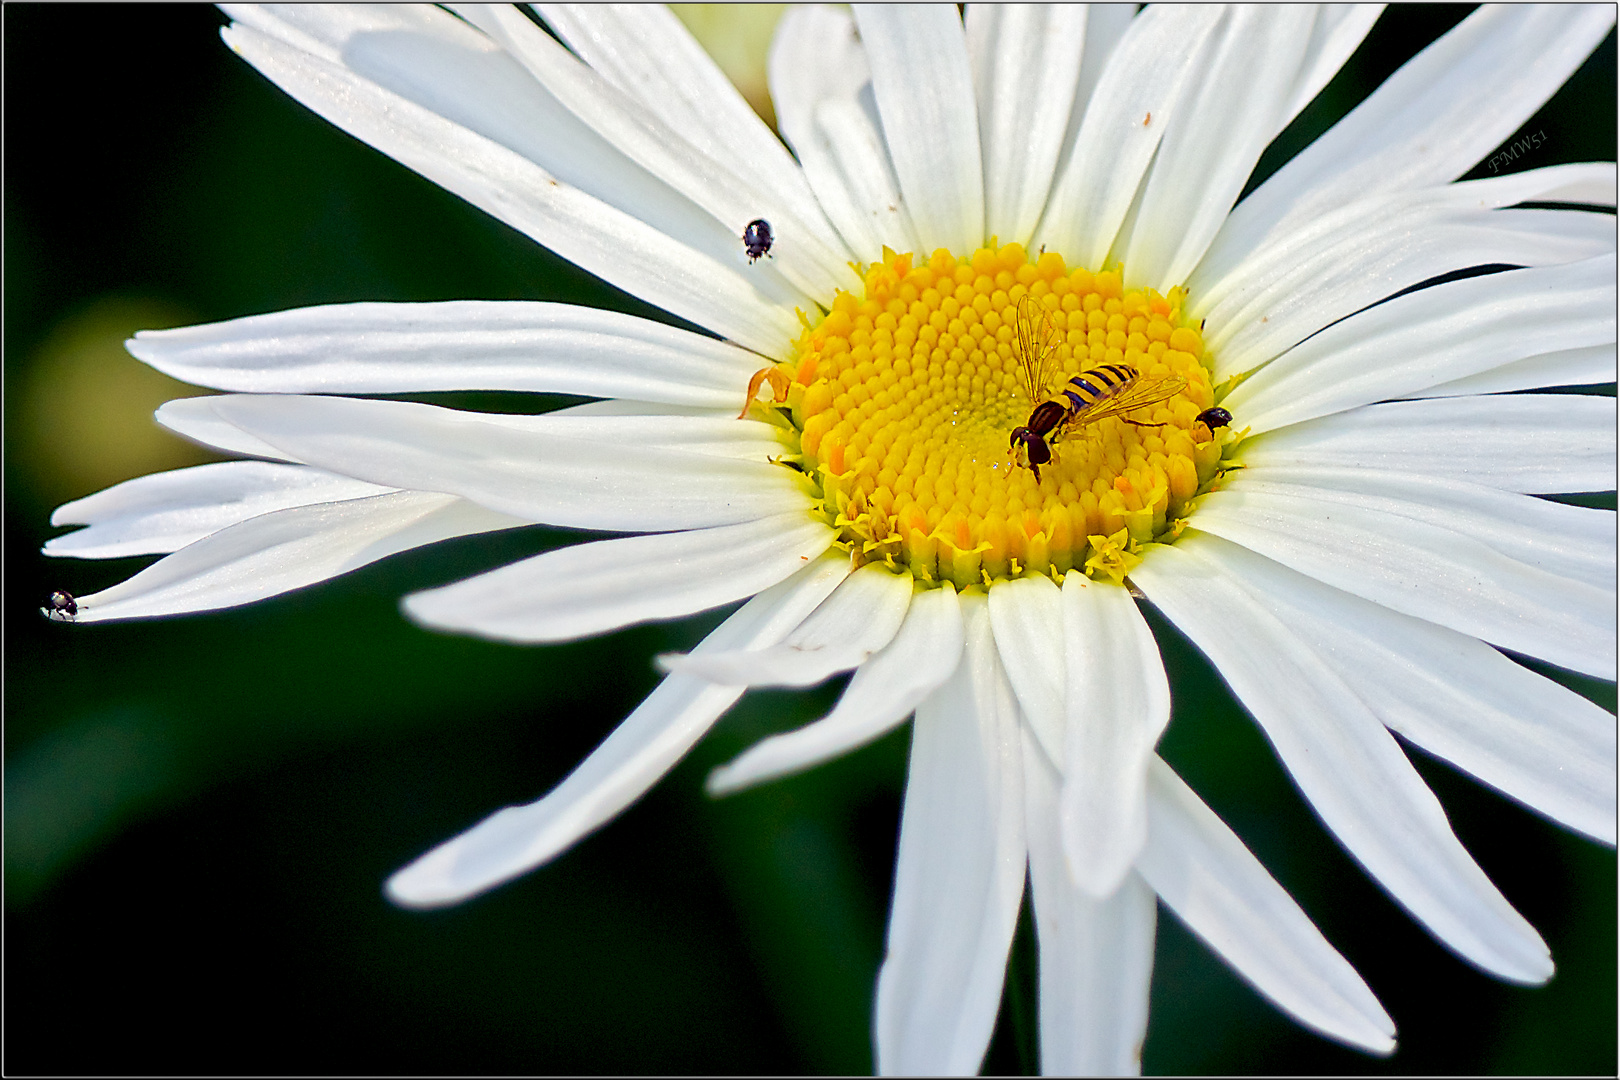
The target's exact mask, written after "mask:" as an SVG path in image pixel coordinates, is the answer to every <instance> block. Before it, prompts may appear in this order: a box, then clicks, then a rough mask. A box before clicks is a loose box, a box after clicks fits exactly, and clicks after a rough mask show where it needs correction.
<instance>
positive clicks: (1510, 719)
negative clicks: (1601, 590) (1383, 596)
mask: <svg viewBox="0 0 1620 1080" xmlns="http://www.w3.org/2000/svg"><path fill="white" fill-rule="evenodd" d="M1610 516H1611V517H1612V516H1613V515H1612V514H1611V515H1610ZM1611 528H1612V525H1611ZM1197 550H1198V551H1200V552H1201V553H1203V554H1204V555H1205V557H1207V558H1209V559H1211V560H1214V561H1216V562H1218V563H1220V564H1221V565H1222V566H1225V567H1227V568H1228V570H1229V571H1230V572H1231V573H1232V574H1233V575H1234V576H1238V577H1241V578H1242V579H1243V581H1244V582H1245V583H1246V584H1247V585H1248V586H1249V588H1250V591H1251V592H1253V593H1254V594H1255V595H1256V596H1257V597H1258V598H1259V599H1260V601H1261V603H1262V604H1264V605H1265V607H1266V609H1267V610H1268V611H1270V612H1271V613H1272V614H1273V615H1275V616H1276V617H1277V618H1278V619H1279V620H1281V621H1282V623H1283V624H1284V625H1285V626H1287V627H1288V629H1289V630H1290V631H1291V632H1292V633H1293V634H1294V635H1295V636H1296V637H1298V639H1299V640H1300V641H1302V642H1304V643H1305V644H1306V645H1307V646H1309V647H1310V648H1311V649H1312V650H1314V651H1315V653H1316V655H1317V656H1318V657H1320V658H1321V659H1322V661H1323V662H1324V663H1325V664H1327V666H1328V667H1329V668H1331V669H1332V670H1333V672H1334V673H1335V674H1336V675H1338V676H1339V678H1341V679H1343V680H1344V682H1345V683H1346V685H1348V686H1349V687H1350V688H1351V689H1352V690H1354V691H1355V693H1356V696H1357V697H1359V698H1360V699H1361V700H1362V701H1363V702H1365V703H1366V705H1367V707H1368V708H1370V709H1371V710H1372V711H1373V713H1374V715H1376V716H1377V717H1378V718H1379V719H1380V720H1382V721H1383V722H1384V724H1385V725H1386V726H1388V727H1390V728H1392V729H1394V730H1395V731H1397V732H1399V733H1400V734H1401V735H1403V736H1405V737H1406V738H1407V739H1409V740H1411V741H1412V742H1414V743H1416V744H1417V745H1419V746H1421V747H1423V748H1424V749H1425V750H1428V751H1429V752H1430V753H1432V754H1435V755H1437V756H1439V757H1442V758H1445V759H1446V760H1447V761H1450V762H1452V763H1453V764H1455V765H1457V766H1458V767H1459V768H1462V769H1465V770H1467V771H1468V772H1470V773H1472V774H1473V775H1475V776H1477V777H1478V778H1479V779H1481V780H1483V781H1484V782H1485V783H1487V784H1490V785H1491V786H1492V787H1495V788H1497V789H1499V790H1501V791H1503V792H1505V793H1506V794H1508V795H1510V796H1512V797H1513V798H1515V799H1518V800H1519V801H1520V802H1522V803H1524V804H1525V805H1527V806H1529V807H1531V808H1532V809H1534V810H1538V811H1540V812H1541V813H1543V814H1546V815H1547V816H1548V817H1550V818H1552V819H1553V820H1555V821H1560V822H1563V823H1564V824H1566V825H1569V826H1570V827H1571V828H1574V829H1579V830H1580V831H1581V832H1584V833H1586V834H1587V835H1589V836H1592V837H1594V838H1596V839H1598V840H1601V841H1603V842H1605V843H1608V844H1613V843H1614V841H1615V768H1614V759H1615V720H1614V716H1613V715H1611V714H1610V713H1608V712H1606V711H1605V710H1603V709H1601V708H1599V707H1598V706H1596V705H1594V704H1593V703H1592V702H1590V701H1588V700H1586V699H1585V698H1583V697H1581V696H1580V695H1579V694H1576V693H1574V692H1573V691H1570V690H1566V689H1565V688H1564V687H1562V686H1559V685H1558V684H1557V683H1555V682H1553V681H1552V680H1551V679H1544V678H1542V677H1541V676H1540V675H1537V674H1535V673H1534V672H1532V671H1529V670H1527V669H1525V668H1523V667H1521V666H1519V665H1518V664H1515V663H1514V662H1513V661H1511V660H1509V659H1508V658H1507V657H1505V656H1503V655H1502V654H1501V653H1499V652H1497V651H1496V650H1495V649H1492V648H1491V647H1490V646H1488V645H1486V644H1485V643H1484V642H1481V641H1478V640H1476V639H1475V638H1471V637H1468V636H1467V635H1466V634H1459V633H1457V632H1456V631H1455V630H1447V629H1445V628H1444V627H1441V626H1436V625H1434V624H1433V623H1429V622H1424V621H1422V620H1421V619H1414V618H1412V617H1410V616H1407V615H1401V614H1398V613H1397V612H1393V611H1391V610H1389V609H1388V608H1386V607H1382V606H1380V605H1378V604H1374V603H1371V602H1369V601H1366V600H1362V599H1360V598H1359V597H1355V596H1351V595H1350V594H1348V593H1345V592H1341V591H1340V590H1338V589H1333V588H1330V587H1328V586H1326V585H1323V584H1321V583H1320V582H1318V581H1313V580H1312V579H1310V578H1308V577H1305V576H1304V575H1303V574H1296V573H1294V572H1293V571H1291V570H1288V569H1287V568H1286V567H1283V566H1281V565H1279V564H1277V563H1274V562H1272V561H1271V560H1269V559H1266V558H1262V557H1261V556H1259V555H1256V554H1254V553H1253V552H1250V551H1247V550H1245V549H1243V548H1241V547H1238V546H1237V545H1236V544H1227V543H1224V542H1222V541H1220V540H1216V539H1212V538H1209V537H1202V538H1200V539H1199V541H1198V545H1197ZM1610 554H1611V557H1612V554H1613V548H1612V543H1611V550H1610ZM1611 580H1612V578H1611Z"/></svg>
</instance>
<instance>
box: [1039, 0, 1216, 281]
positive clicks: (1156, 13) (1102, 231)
mask: <svg viewBox="0 0 1620 1080" xmlns="http://www.w3.org/2000/svg"><path fill="white" fill-rule="evenodd" d="M1220 18H1221V10H1220V9H1219V8H1217V7H1215V6H1213V5H1209V6H1195V7H1191V8H1171V7H1166V6H1164V5H1158V4H1155V5H1152V6H1150V7H1148V8H1146V9H1145V10H1144V11H1143V12H1142V13H1141V14H1140V15H1138V16H1137V17H1136V18H1135V19H1133V20H1131V23H1130V26H1129V28H1128V29H1127V30H1126V31H1125V35H1124V37H1123V38H1122V39H1121V40H1120V41H1119V43H1118V45H1117V46H1115V48H1114V49H1113V51H1112V52H1111V53H1110V54H1109V56H1108V60H1107V62H1106V64H1105V65H1104V67H1103V71H1102V74H1101V79H1100V81H1099V82H1098V83H1097V85H1096V90H1095V92H1094V93H1093V94H1092V95H1091V99H1090V101H1089V102H1088V103H1087V105H1086V110H1085V113H1084V118H1083V119H1082V120H1081V122H1080V129H1079V131H1078V133H1077V134H1076V136H1075V139H1074V142H1073V144H1072V147H1071V148H1070V152H1069V156H1068V157H1067V158H1066V159H1061V160H1060V164H1059V166H1058V173H1057V180H1056V181H1055V182H1054V183H1053V185H1052V194H1051V197H1050V198H1049V199H1048V200H1047V206H1046V214H1045V216H1044V217H1042V219H1041V224H1040V226H1039V227H1038V228H1037V229H1036V230H1035V235H1034V237H1032V238H1031V240H1030V243H1032V244H1042V245H1045V246H1046V247H1048V248H1050V249H1052V250H1053V251H1061V252H1064V253H1066V255H1067V256H1068V258H1069V261H1070V263H1072V264H1074V265H1077V266H1092V267H1100V266H1102V265H1103V262H1104V260H1105V259H1106V258H1107V257H1108V251H1109V248H1110V247H1112V246H1113V243H1114V237H1115V236H1116V235H1117V234H1118V233H1119V230H1120V225H1121V224H1122V223H1123V222H1124V220H1125V215H1126V212H1127V211H1129V209H1130V207H1131V204H1132V202H1133V201H1134V200H1135V198H1136V194H1137V190H1138V188H1139V187H1140V185H1141V182H1142V178H1143V176H1144V175H1145V174H1146V173H1147V170H1148V166H1149V164H1150V163H1151V162H1152V160H1153V155H1154V152H1155V151H1157V150H1158V147H1159V140H1160V139H1161V138H1162V137H1163V135H1164V131H1165V126H1166V124H1167V123H1168V121H1169V119H1170V111H1171V109H1172V107H1180V105H1181V103H1182V99H1183V92H1184V90H1185V87H1186V86H1187V84H1188V81H1189V79H1190V77H1191V76H1192V74H1193V71H1194V68H1195V64H1196V61H1197V59H1198V57H1199V55H1200V53H1201V50H1202V49H1203V46H1204V43H1205V41H1206V39H1208V37H1209V36H1210V35H1211V34H1212V33H1213V32H1214V30H1215V27H1216V25H1217V23H1218V22H1219V20H1220ZM1088 59H1089V58H1088ZM1144 120H1147V121H1148V122H1147V123H1145V124H1144V123H1143V121H1144Z"/></svg>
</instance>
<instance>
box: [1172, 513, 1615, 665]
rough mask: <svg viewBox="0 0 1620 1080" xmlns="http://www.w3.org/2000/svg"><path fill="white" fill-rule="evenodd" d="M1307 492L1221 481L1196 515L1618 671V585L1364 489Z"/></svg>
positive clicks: (1499, 633) (1432, 608) (1503, 640)
mask: <svg viewBox="0 0 1620 1080" xmlns="http://www.w3.org/2000/svg"><path fill="white" fill-rule="evenodd" d="M1308 491H1310V489H1308V488H1294V489H1293V490H1292V492H1291V493H1290V494H1288V495H1280V494H1276V493H1273V492H1263V491H1257V490H1253V489H1245V490H1241V491H1240V490H1235V489H1232V490H1226V491H1217V492H1213V493H1211V494H1210V495H1208V496H1206V497H1205V498H1204V499H1203V500H1202V504H1201V505H1200V506H1199V508H1198V512H1197V516H1196V518H1195V520H1196V521H1197V523H1198V528H1199V529H1200V530H1201V531H1204V532H1210V533H1214V534H1215V535H1217V536H1223V537H1225V538H1226V539H1228V540H1231V541H1233V542H1234V543H1238V544H1242V545H1243V546H1244V547H1246V548H1249V549H1250V550H1251V551H1257V552H1259V553H1260V554H1262V555H1265V556H1267V557H1268V558H1272V559H1275V560H1276V561H1278V562H1280V563H1282V564H1283V565H1284V566H1288V567H1292V568H1293V569H1295V570H1298V571H1299V572H1300V573H1302V574H1307V575H1309V576H1311V577H1314V578H1316V579H1317V580H1318V581H1324V582H1326V583H1328V584H1329V585H1333V586H1335V587H1336V588H1340V589H1343V590H1345V591H1346V592H1349V593H1353V594H1355V595H1356V596H1361V597H1365V598H1366V599H1368V600H1372V601H1374V602H1376V603H1379V604H1383V605H1384V606H1386V607H1390V608H1393V609H1395V610H1396V611H1401V612H1405V613H1406V614H1408V615H1415V616H1417V617H1418V618H1420V619H1427V620H1428V621H1430V622H1437V623H1439V624H1440V625H1442V626H1449V627H1451V628H1452V629H1453V630H1459V631H1461V632H1463V633H1465V634H1471V635H1473V636H1474V637H1479V638H1484V639H1485V640H1486V641H1489V642H1491V643H1492V644H1493V645H1500V646H1502V647H1504V648H1508V649H1513V650H1514V651H1516V652H1522V653H1526V654H1528V655H1530V656H1536V657H1540V658H1541V659H1543V660H1547V661H1550V662H1551V663H1554V664H1558V665H1559V666H1560V667H1567V668H1571V669H1573V670H1575V671H1580V672H1585V673H1586V674H1589V675H1597V676H1598V677H1600V678H1605V679H1613V678H1614V677H1615V645H1616V641H1615V627H1614V589H1613V587H1612V586H1611V587H1610V588H1607V589H1605V588H1603V587H1601V586H1597V585H1589V584H1586V583H1585V582H1580V581H1573V580H1571V579H1569V578H1564V577H1558V576H1555V575H1553V574H1549V573H1547V572H1546V571H1544V570H1538V569H1536V568H1535V567H1533V566H1530V565H1527V564H1526V563H1522V562H1519V561H1518V560H1516V559H1512V558H1509V557H1508V556H1506V555H1502V554H1501V553H1499V552H1498V551H1496V550H1493V549H1492V548H1491V547H1488V546H1486V545H1485V544H1483V543H1480V542H1479V541H1478V540H1475V539H1473V538H1472V537H1470V536H1467V535H1465V534H1464V533H1462V532H1459V531H1457V530H1455V529H1452V528H1448V527H1446V526H1445V525H1431V524H1428V523H1427V522H1423V521H1418V520H1416V519H1414V518H1410V517H1404V516H1401V515H1399V514H1396V513H1392V512H1390V511H1388V510H1385V509H1381V508H1378V507H1377V506H1376V505H1375V504H1374V503H1373V500H1369V499H1367V498H1366V497H1356V496H1354V495H1353V494H1351V493H1348V492H1346V493H1334V494H1335V495H1339V496H1340V497H1337V498H1323V499H1318V498H1307V497H1306V492H1308Z"/></svg>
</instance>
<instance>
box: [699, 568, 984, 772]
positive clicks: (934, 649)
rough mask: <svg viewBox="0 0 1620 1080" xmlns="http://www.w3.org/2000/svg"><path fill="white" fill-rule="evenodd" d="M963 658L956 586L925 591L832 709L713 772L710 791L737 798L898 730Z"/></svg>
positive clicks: (760, 743) (960, 620) (762, 742)
mask: <svg viewBox="0 0 1620 1080" xmlns="http://www.w3.org/2000/svg"><path fill="white" fill-rule="evenodd" d="M961 657H962V612H961V607H960V605H959V603H958V601H957V598H956V590H955V589H952V588H944V589H928V590H926V591H923V592H919V593H918V594H917V595H916V597H915V598H914V599H913V600H912V602H911V607H910V608H909V609H907V611H906V621H905V623H904V624H902V625H901V627H900V632H899V633H897V634H895V636H894V640H893V641H891V642H889V644H888V646H887V647H886V648H885V649H884V650H883V651H882V652H880V653H878V654H877V655H876V656H874V657H872V659H870V660H868V661H867V662H866V663H864V664H862V665H861V666H860V667H859V668H857V669H856V671H855V674H854V676H853V677H852V678H851V679H850V680H849V686H848V687H847V688H845V690H844V693H843V696H842V697H840V698H839V699H838V705H837V706H836V707H835V708H834V709H833V711H832V712H830V713H828V714H827V715H826V716H824V717H823V718H821V719H820V720H817V721H815V722H814V723H812V724H806V725H805V726H804V727H802V728H799V729H798V730H796V731H790V732H787V733H786V734H783V735H772V736H771V737H770V738H768V739H761V740H760V741H759V742H758V743H755V744H754V745H753V746H752V747H750V748H749V749H748V751H747V752H746V753H744V754H742V755H740V756H739V757H738V758H737V759H736V760H735V761H732V762H731V763H729V764H727V765H723V766H721V767H720V768H718V769H716V770H715V771H714V772H712V773H710V774H709V785H708V786H709V793H710V794H712V795H729V794H730V793H732V792H734V791H741V790H742V789H743V788H746V787H751V786H753V785H754V784H758V783H761V782H763V781H765V780H774V779H775V778H777V777H779V776H787V775H789V774H791V773H796V772H800V771H802V770H804V769H808V768H809V767H810V766H812V765H819V764H820V763H821V762H823V761H828V760H831V759H832V758H835V757H838V756H839V755H841V754H844V753H847V752H848V751H850V750H853V749H855V748H856V747H858V746H863V745H865V744H866V743H868V742H871V741H872V740H873V739H876V738H877V737H878V736H879V735H882V734H884V733H885V732H887V731H889V730H890V729H891V728H894V727H896V726H897V725H899V724H900V723H901V722H902V721H904V720H905V719H906V717H908V716H910V715H911V713H912V710H913V709H915V708H916V707H917V706H918V705H919V704H921V703H922V702H923V700H924V699H925V698H927V697H928V695H929V694H931V693H933V692H934V690H935V689H936V688H938V686H939V685H940V684H941V683H943V682H944V681H945V680H946V679H948V678H950V675H951V673H952V672H953V671H955V670H956V667H957V664H958V663H959V662H960V660H961Z"/></svg>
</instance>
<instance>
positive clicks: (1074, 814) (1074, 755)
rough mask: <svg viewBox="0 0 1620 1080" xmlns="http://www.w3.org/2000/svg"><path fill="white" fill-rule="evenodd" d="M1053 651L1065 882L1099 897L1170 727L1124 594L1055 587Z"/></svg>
mask: <svg viewBox="0 0 1620 1080" xmlns="http://www.w3.org/2000/svg"><path fill="white" fill-rule="evenodd" d="M1063 647H1064V651H1065V652H1066V653H1067V654H1068V693H1067V699H1068V700H1067V716H1066V717H1065V723H1064V729H1065V730H1064V745H1063V754H1064V756H1063V759H1062V760H1063V789H1062V794H1061V796H1060V798H1059V806H1060V810H1061V814H1062V833H1063V850H1064V852H1066V853H1067V855H1068V865H1069V872H1070V874H1071V875H1073V878H1074V882H1075V884H1076V885H1078V886H1079V887H1080V890H1081V891H1082V892H1084V893H1086V894H1088V895H1090V896H1092V897H1094V898H1097V899H1102V898H1104V897H1106V896H1108V895H1109V894H1111V893H1112V892H1113V891H1114V890H1115V889H1117V888H1119V887H1120V883H1121V882H1123V881H1124V880H1125V876H1126V875H1127V874H1129V873H1130V869H1131V863H1132V861H1134V860H1135V858H1136V853H1137V852H1138V851H1140V850H1141V849H1142V844H1143V842H1144V840H1145V839H1146V837H1147V768H1148V761H1149V759H1150V758H1152V756H1153V747H1154V745H1155V744H1156V743H1157V742H1158V741H1159V735H1160V734H1162V733H1163V731H1164V726H1165V725H1166V724H1168V723H1169V722H1170V684H1169V682H1168V681H1166V679H1165V674H1164V661H1163V660H1161V659H1160V658H1159V647H1158V645H1157V644H1156V643H1155V642H1154V640H1153V632H1152V631H1151V630H1149V629H1148V626H1147V623H1145V622H1143V621H1142V613H1141V612H1139V611H1137V610H1136V602H1135V601H1134V600H1132V599H1131V595H1130V593H1128V592H1126V591H1125V590H1124V589H1123V588H1121V587H1119V586H1116V585H1109V584H1107V583H1098V582H1087V580H1086V576H1085V575H1084V574H1069V575H1068V576H1067V577H1066V578H1064V581H1063Z"/></svg>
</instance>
